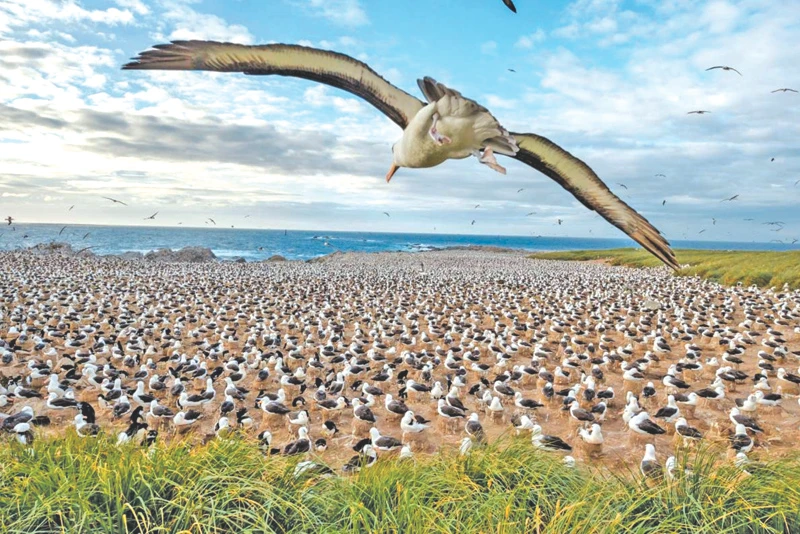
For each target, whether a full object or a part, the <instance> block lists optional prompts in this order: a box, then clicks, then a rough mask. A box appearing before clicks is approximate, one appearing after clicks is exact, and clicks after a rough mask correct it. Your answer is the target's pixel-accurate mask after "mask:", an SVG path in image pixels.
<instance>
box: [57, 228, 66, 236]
mask: <svg viewBox="0 0 800 534" xmlns="http://www.w3.org/2000/svg"><path fill="white" fill-rule="evenodd" d="M66 229H67V227H66V226H65V227H63V228H62V229H61V230H59V231H58V235H61V234H63V233H64V230H66Z"/></svg>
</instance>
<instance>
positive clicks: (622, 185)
mask: <svg viewBox="0 0 800 534" xmlns="http://www.w3.org/2000/svg"><path fill="white" fill-rule="evenodd" d="M617 185H618V186H620V187H622V188H624V189H628V186H627V185H625V184H623V183H622V182H617Z"/></svg>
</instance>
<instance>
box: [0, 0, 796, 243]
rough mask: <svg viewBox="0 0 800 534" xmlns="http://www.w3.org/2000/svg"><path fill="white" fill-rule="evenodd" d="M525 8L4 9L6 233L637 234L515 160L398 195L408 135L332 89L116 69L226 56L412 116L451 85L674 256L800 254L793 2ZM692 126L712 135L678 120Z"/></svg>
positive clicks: (84, 4)
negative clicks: (301, 66)
mask: <svg viewBox="0 0 800 534" xmlns="http://www.w3.org/2000/svg"><path fill="white" fill-rule="evenodd" d="M516 3H517V7H518V10H519V13H518V14H517V15H514V14H512V13H511V12H510V11H508V10H507V9H506V8H505V7H504V6H503V5H502V2H501V1H500V0H114V1H108V0H106V1H102V0H82V1H79V0H0V161H2V165H0V214H1V215H2V216H3V217H5V216H7V215H12V216H14V217H15V218H16V219H17V220H19V221H21V222H26V221H27V222H67V223H94V224H145V222H144V221H143V220H142V219H143V218H144V217H146V216H148V215H150V214H151V213H153V212H154V211H159V212H160V214H159V216H158V219H157V221H156V223H159V224H162V225H171V224H177V223H178V222H179V221H180V222H183V224H184V225H186V226H190V225H196V226H202V224H203V220H204V219H205V218H206V217H208V216H213V217H214V218H215V219H216V220H217V221H220V220H222V221H224V222H225V223H230V224H236V225H237V226H241V227H244V226H248V227H258V228H297V229H315V230H316V229H327V230H375V231H420V232H429V231H433V229H434V227H436V229H437V231H438V232H452V233H484V234H508V235H531V234H544V235H570V236H588V235H593V236H596V237H612V236H614V237H616V236H622V234H621V233H620V232H619V231H617V230H616V229H615V228H614V227H612V226H610V225H609V224H607V223H605V222H604V221H603V220H602V219H600V218H599V217H597V216H596V215H595V214H593V213H591V212H589V211H587V210H586V209H585V208H584V207H583V206H581V205H580V204H579V203H578V202H577V201H575V200H574V199H573V198H572V197H571V196H570V195H569V194H568V193H567V192H565V191H563V190H562V189H561V188H560V187H559V186H558V185H557V184H555V183H554V182H552V181H551V180H549V179H548V178H546V177H545V176H543V175H541V174H539V173H537V172H536V171H533V170H532V169H530V168H527V167H525V166H523V165H520V164H517V163H516V162H511V161H508V160H506V161H508V163H507V167H508V170H509V172H508V175H507V176H501V175H499V174H497V173H494V172H493V171H491V170H490V169H488V168H487V167H485V166H482V165H479V164H478V163H477V161H476V160H474V159H473V158H470V159H468V160H464V161H459V162H448V163H446V164H444V165H442V166H440V167H438V168H436V169H433V170H425V171H415V170H407V169H403V170H401V171H400V172H399V173H398V174H397V175H396V176H395V179H394V180H393V181H392V183H391V184H390V185H387V184H386V183H385V182H384V180H383V177H384V175H385V173H386V170H387V169H388V166H389V163H390V159H391V145H392V143H393V142H394V141H396V140H397V139H398V138H399V135H400V131H399V129H397V128H396V126H395V125H394V124H393V123H391V122H390V121H389V120H388V119H386V118H385V117H384V116H383V115H381V114H380V113H379V112H378V111H377V110H375V109H373V108H371V107H370V106H369V105H367V104H365V103H364V102H361V101H359V100H358V99H357V98H355V97H353V96H351V95H349V94H347V93H343V92H341V91H338V90H335V89H332V88H329V87H323V86H320V85H316V84H313V83H311V82H306V81H302V80H294V79H289V78H281V77H247V76H243V75H234V74H213V73H185V72H182V73H158V72H157V73H152V72H132V71H121V70H120V66H121V65H122V64H123V63H125V62H126V61H127V59H128V58H129V57H131V56H134V55H135V54H137V53H138V52H140V51H142V50H144V49H146V48H148V47H149V46H150V45H152V44H156V43H162V42H166V41H169V40H171V39H214V40H224V41H233V42H239V43H246V44H262V43H271V42H283V43H300V44H305V45H308V46H316V47H321V48H327V49H333V50H337V51H339V52H343V53H346V54H349V55H352V56H354V57H356V58H358V59H361V60H363V61H366V62H367V63H369V64H370V65H371V66H372V67H373V68H374V69H375V70H377V71H378V72H379V73H381V74H382V75H383V76H384V77H386V78H387V79H388V80H389V81H391V82H393V83H395V84H396V85H399V86H400V87H402V88H403V89H405V90H406V91H409V92H411V93H412V94H415V95H419V92H418V90H417V88H416V79H417V78H418V77H421V76H424V75H428V76H432V77H434V78H437V79H438V80H440V81H442V82H444V83H446V84H448V85H451V86H453V87H455V88H457V89H458V90H460V91H461V92H462V93H464V94H465V95H466V96H469V97H472V98H475V99H476V100H478V101H479V102H481V103H483V104H484V105H486V106H487V107H489V108H490V109H491V110H492V111H493V113H494V115H495V116H496V117H497V118H498V119H499V120H500V121H501V123H503V124H504V126H506V127H507V128H508V129H510V130H515V131H529V132H535V133H538V134H540V135H544V136H547V137H549V138H550V139H552V140H553V141H555V142H556V143H558V144H560V145H561V146H563V147H564V148H566V149H567V150H569V151H570V152H572V153H573V154H575V155H576V156H578V157H580V158H582V159H584V160H585V161H586V162H587V163H589V165H590V166H592V167H593V168H594V169H595V171H596V172H597V173H598V174H599V175H600V177H601V178H602V179H604V180H605V181H606V183H608V184H609V186H610V187H611V188H612V189H613V190H614V191H615V192H616V193H617V194H619V195H620V196H621V197H622V198H623V199H625V200H626V201H627V202H628V203H630V204H631V205H632V206H634V207H635V208H636V209H637V210H639V211H640V212H642V213H643V214H644V215H645V216H646V217H647V218H649V219H650V220H651V222H653V223H654V224H655V225H656V226H657V227H658V228H660V229H661V230H662V231H663V232H664V233H665V234H666V235H667V236H668V237H669V238H672V239H678V240H679V239H684V238H688V239H711V240H740V241H751V240H757V241H762V242H764V241H770V240H772V239H781V240H784V241H791V240H792V239H793V238H795V237H800V210H798V205H799V204H800V202H799V201H800V184H796V182H797V181H798V180H800V94H797V93H791V92H785V93H783V92H781V93H772V92H771V91H773V90H775V89H778V88H784V87H790V88H795V89H797V90H800V52H798V46H797V43H798V42H799V41H800V3H798V2H797V1H796V0H785V1H784V0H775V1H765V0H744V1H711V2H700V1H696V0H577V1H575V2H558V1H553V2H542V1H541V0H516ZM714 65H731V66H733V67H735V68H737V69H738V70H739V71H740V72H741V73H742V76H739V75H738V74H736V73H735V72H731V71H728V72H724V71H721V70H715V71H711V72H707V71H706V70H705V69H706V68H708V67H711V66H714ZM508 69H514V70H515V71H516V72H515V73H514V72H510V71H509V70H508ZM699 109H702V110H709V111H711V112H712V113H710V114H706V115H688V114H687V112H688V111H692V110H699ZM772 158H774V161H772ZM657 174H659V175H660V174H664V175H666V176H665V177H662V176H656V175H657ZM620 184H625V186H627V188H625V187H623V186H622V185H620ZM520 188H524V191H523V192H521V193H519V194H518V193H517V190H518V189H520ZM733 195H739V197H738V199H736V200H734V201H731V202H721V200H722V199H724V198H727V197H731V196H733ZM103 196H109V197H114V198H117V199H120V200H123V201H125V202H127V203H128V204H129V206H128V207H124V206H120V205H113V204H111V203H110V202H108V201H105V200H103V199H102V198H101V197H103ZM664 200H666V205H662V203H663V201H664ZM476 204H480V207H479V208H477V209H474V206H475V205H476ZM72 205H75V206H76V207H75V208H74V209H73V210H72V211H68V209H69V207H70V206H72ZM384 211H388V212H390V213H391V214H392V216H391V218H387V217H386V216H384V215H383V212H384ZM529 212H536V214H535V215H533V216H529V217H526V216H525V215H526V214H527V213H529ZM245 215H248V216H249V217H248V218H247V219H246V220H245V219H244V216H245ZM558 218H560V219H563V221H564V223H563V225H562V226H558V225H557V224H556V220H557V219H558ZM473 219H475V220H476V224H475V225H474V226H473V225H470V222H471V221H472V220H473ZM745 219H752V220H750V221H748V220H745ZM714 220H715V221H716V222H715V221H714ZM771 221H783V222H784V223H785V225H784V227H783V229H782V230H781V231H780V232H772V231H771V230H774V229H775V228H776V227H775V226H770V225H766V224H763V223H766V222H771ZM148 223H150V224H153V223H152V222H149V221H148ZM701 231H702V234H701V233H700V232H701Z"/></svg>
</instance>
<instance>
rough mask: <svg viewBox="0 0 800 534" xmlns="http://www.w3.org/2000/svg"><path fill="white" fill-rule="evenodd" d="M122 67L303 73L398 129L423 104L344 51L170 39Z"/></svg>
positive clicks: (251, 72) (296, 74) (282, 74)
mask: <svg viewBox="0 0 800 534" xmlns="http://www.w3.org/2000/svg"><path fill="white" fill-rule="evenodd" d="M122 68H123V69H125V70H209V71H216V72H242V73H244V74H253V75H269V74H277V75H279V76H293V77H295V78H305V79H306V80H313V81H315V82H319V83H324V84H326V85H330V86H333V87H336V88H339V89H343V90H345V91H347V92H349V93H352V94H354V95H356V96H358V97H361V98H363V99H364V100H366V101H367V102H369V103H370V104H372V105H373V106H375V107H376V108H378V110H380V111H381V112H382V113H383V114H384V115H386V116H387V117H389V118H390V119H391V120H392V121H394V122H395V123H396V124H397V125H398V126H400V127H401V128H403V129H405V127H406V126H407V125H408V123H409V122H410V121H411V119H412V118H414V115H416V114H417V112H418V111H419V110H420V109H422V107H423V103H422V102H420V100H419V99H418V98H415V97H413V96H411V95H410V94H408V93H406V92H405V91H403V90H402V89H399V88H397V87H395V86H394V85H392V84H391V83H389V82H387V81H386V80H384V79H383V78H382V77H381V76H380V75H379V74H378V73H377V72H375V71H374V70H372V69H371V68H370V67H369V65H367V64H366V63H363V62H361V61H358V60H357V59H353V58H351V57H350V56H347V55H345V54H339V53H337V52H330V51H328V50H319V49H317V48H310V47H307V46H298V45H286V44H270V45H256V46H248V45H240V44H234V43H219V42H215V41H173V42H172V43H170V44H160V45H155V46H154V47H153V48H152V49H150V50H146V51H144V52H142V53H141V54H139V56H138V57H136V58H134V59H133V61H131V62H130V63H128V64H126V65H124V66H123V67H122Z"/></svg>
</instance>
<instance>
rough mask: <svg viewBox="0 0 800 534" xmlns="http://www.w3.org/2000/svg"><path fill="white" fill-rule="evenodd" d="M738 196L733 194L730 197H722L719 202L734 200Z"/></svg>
mask: <svg viewBox="0 0 800 534" xmlns="http://www.w3.org/2000/svg"><path fill="white" fill-rule="evenodd" d="M737 198H739V195H733V196H732V197H731V198H723V199H722V200H720V202H731V201H732V200H736V199H737Z"/></svg>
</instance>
